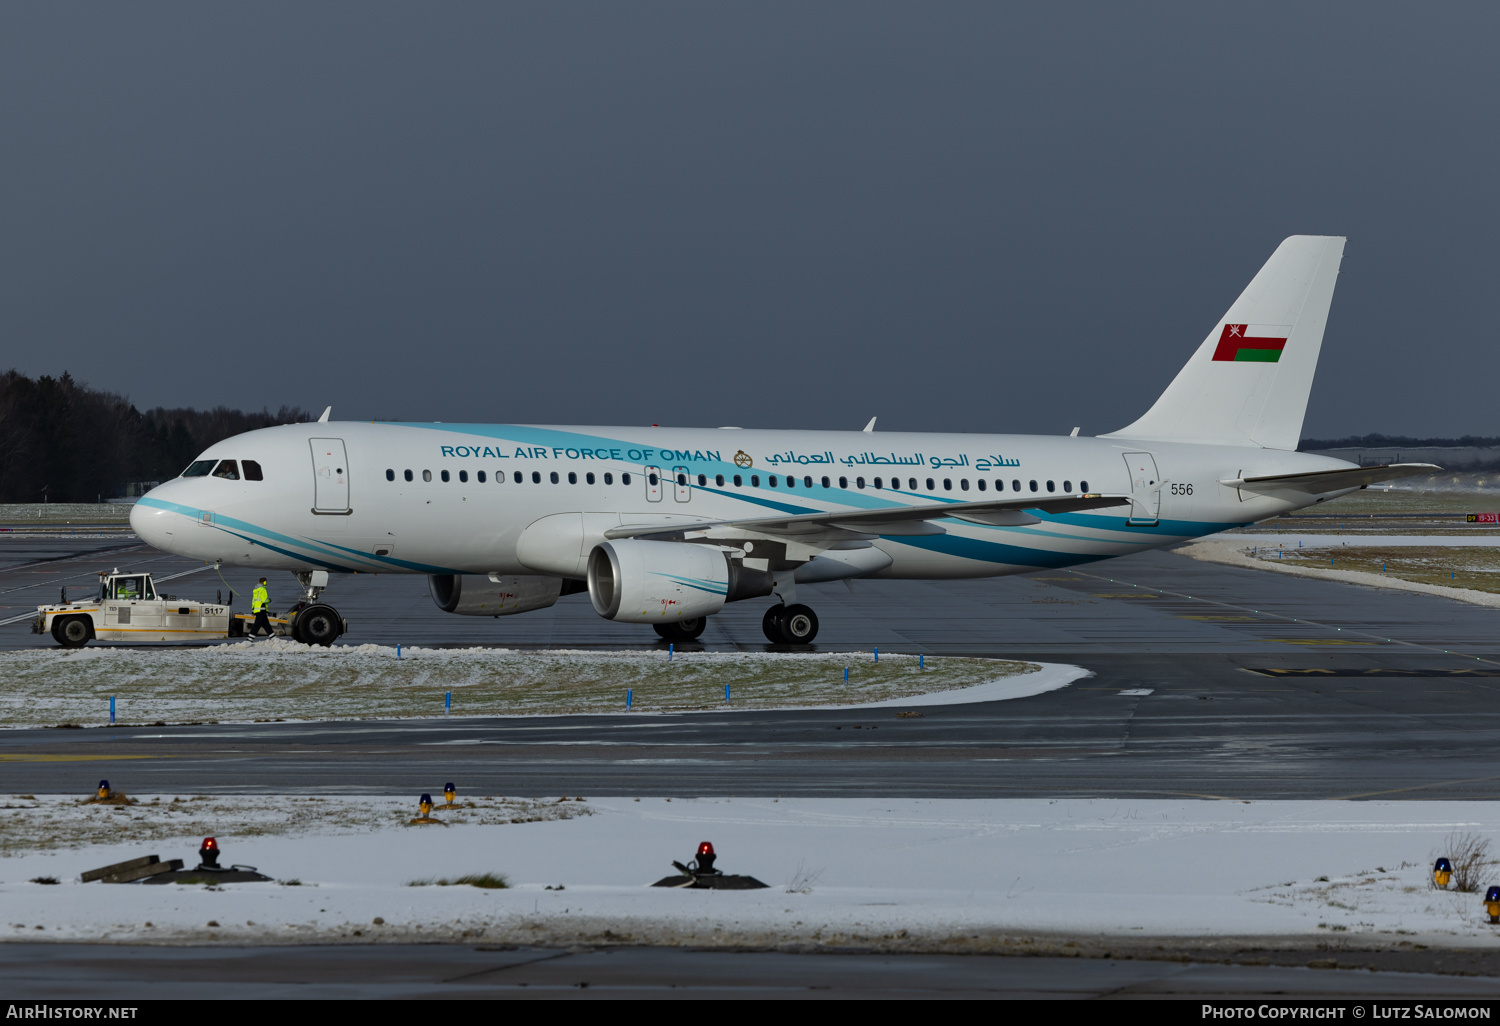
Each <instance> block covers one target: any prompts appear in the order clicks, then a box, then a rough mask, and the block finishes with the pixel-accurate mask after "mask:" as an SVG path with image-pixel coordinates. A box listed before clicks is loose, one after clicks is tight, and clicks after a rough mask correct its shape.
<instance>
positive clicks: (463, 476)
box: [458, 470, 469, 484]
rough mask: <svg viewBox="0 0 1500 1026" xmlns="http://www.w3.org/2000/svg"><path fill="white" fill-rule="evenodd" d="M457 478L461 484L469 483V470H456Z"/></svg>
mask: <svg viewBox="0 0 1500 1026" xmlns="http://www.w3.org/2000/svg"><path fill="white" fill-rule="evenodd" d="M458 480H459V481H460V482H461V483H463V484H468V483H469V472H468V471H467V470H460V471H459V472H458Z"/></svg>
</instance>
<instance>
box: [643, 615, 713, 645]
mask: <svg viewBox="0 0 1500 1026" xmlns="http://www.w3.org/2000/svg"><path fill="white" fill-rule="evenodd" d="M707 627H708V617H706V616H693V617H685V618H683V619H681V620H677V621H675V622H673V623H657V624H652V625H651V629H652V630H654V631H655V632H656V636H657V637H659V638H661V640H663V641H692V640H694V639H695V638H697V637H698V636H699V635H700V634H702V633H703V631H704V629H705V628H707Z"/></svg>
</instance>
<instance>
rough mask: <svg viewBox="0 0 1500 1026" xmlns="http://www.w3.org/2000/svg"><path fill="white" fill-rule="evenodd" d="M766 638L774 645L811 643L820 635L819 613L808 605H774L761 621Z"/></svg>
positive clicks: (761, 627)
mask: <svg viewBox="0 0 1500 1026" xmlns="http://www.w3.org/2000/svg"><path fill="white" fill-rule="evenodd" d="M760 629H761V630H763V631H765V634H766V640H767V641H769V642H771V644H773V645H810V644H812V640H813V639H814V638H816V637H817V636H818V614H817V613H814V612H813V611H812V610H811V609H809V608H808V607H807V606H804V605H801V604H797V603H794V604H792V605H790V606H785V605H783V606H772V607H771V608H770V609H767V610H766V615H765V617H764V618H763V619H762V620H761V621H760Z"/></svg>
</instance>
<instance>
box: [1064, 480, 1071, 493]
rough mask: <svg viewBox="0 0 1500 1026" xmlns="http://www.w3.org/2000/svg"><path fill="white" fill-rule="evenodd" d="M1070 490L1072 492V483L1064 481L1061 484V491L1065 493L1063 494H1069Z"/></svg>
mask: <svg viewBox="0 0 1500 1026" xmlns="http://www.w3.org/2000/svg"><path fill="white" fill-rule="evenodd" d="M1072 490H1073V482H1072V481H1064V482H1063V491H1065V492H1071V491H1072Z"/></svg>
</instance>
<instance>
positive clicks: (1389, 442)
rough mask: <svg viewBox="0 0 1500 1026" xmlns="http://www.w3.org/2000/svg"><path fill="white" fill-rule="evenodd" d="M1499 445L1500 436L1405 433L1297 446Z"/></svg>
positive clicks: (1322, 440)
mask: <svg viewBox="0 0 1500 1026" xmlns="http://www.w3.org/2000/svg"><path fill="white" fill-rule="evenodd" d="M1496 445H1500V438H1480V437H1479V436H1478V435H1464V436H1463V437H1462V438H1411V437H1409V436H1407V435H1357V436H1356V435H1351V436H1350V437H1348V438H1304V439H1302V441H1301V442H1300V443H1298V446H1297V448H1299V449H1302V450H1304V451H1306V450H1309V449H1398V448H1399V449H1426V448H1434V449H1436V448H1445V449H1463V448H1475V449H1487V448H1490V447H1492V446H1496Z"/></svg>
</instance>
